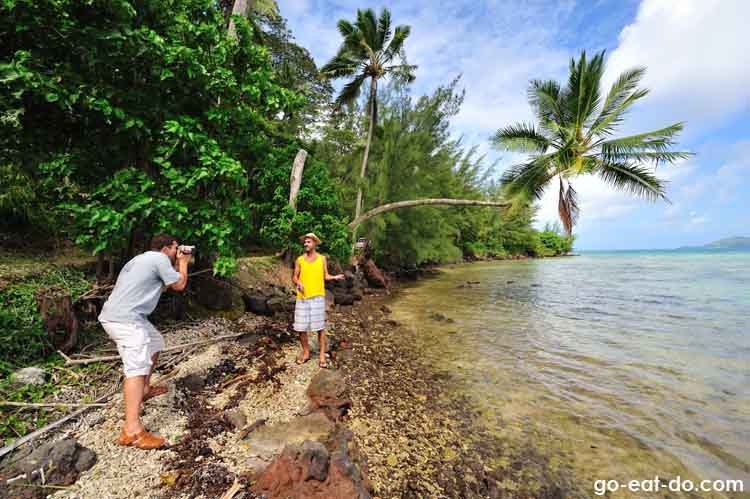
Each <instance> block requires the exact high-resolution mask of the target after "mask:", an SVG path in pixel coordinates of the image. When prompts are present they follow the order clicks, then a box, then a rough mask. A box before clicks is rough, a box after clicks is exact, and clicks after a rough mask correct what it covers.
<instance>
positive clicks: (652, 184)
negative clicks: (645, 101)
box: [492, 51, 690, 235]
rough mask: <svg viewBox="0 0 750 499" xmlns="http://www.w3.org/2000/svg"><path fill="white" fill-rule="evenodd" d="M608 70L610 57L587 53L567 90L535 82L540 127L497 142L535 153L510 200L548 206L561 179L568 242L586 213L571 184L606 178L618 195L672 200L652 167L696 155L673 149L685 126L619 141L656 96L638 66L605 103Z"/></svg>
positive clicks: (525, 127)
mask: <svg viewBox="0 0 750 499" xmlns="http://www.w3.org/2000/svg"><path fill="white" fill-rule="evenodd" d="M604 68H605V65H604V51H602V52H599V53H598V54H596V55H595V56H594V57H593V58H592V59H591V60H588V59H587V58H586V52H585V51H584V52H583V53H582V54H581V57H580V58H579V59H578V61H577V62H576V61H575V59H571V61H570V76H569V78H568V82H567V84H566V85H565V86H563V85H562V84H560V83H558V82H556V81H554V80H532V81H531V83H530V85H529V90H528V96H529V104H530V105H531V107H532V108H533V110H534V113H535V114H536V121H537V123H536V126H534V125H533V124H526V123H517V124H514V125H510V126H507V127H505V128H502V129H500V130H499V131H498V132H497V133H496V134H495V136H494V137H493V138H492V141H493V143H494V144H495V145H496V146H497V147H499V148H502V149H506V150H510V151H517V152H523V153H528V154H530V157H529V159H528V160H527V161H526V162H524V163H521V164H518V165H515V166H513V167H511V168H510V169H508V170H507V171H506V172H505V173H504V175H503V176H502V179H501V180H502V183H503V185H504V187H505V188H506V189H507V193H508V195H511V196H513V195H531V196H533V197H535V198H536V199H540V198H541V196H542V194H543V193H544V191H545V189H546V188H547V187H548V186H549V185H550V184H551V183H552V182H554V181H555V179H557V181H558V182H559V199H558V211H559V214H560V220H561V221H562V223H563V227H564V228H565V232H566V233H567V234H568V235H570V234H571V233H572V231H573V226H574V225H575V223H576V220H577V218H578V213H579V205H578V196H577V194H576V191H575V189H574V188H573V185H572V184H571V179H573V178H574V177H577V176H578V175H586V174H593V175H598V176H599V177H600V178H601V179H602V180H604V181H605V182H606V183H608V184H610V185H612V186H613V187H615V188H616V189H620V190H625V191H628V192H630V193H632V194H634V195H636V196H639V197H643V198H646V199H650V200H657V199H666V196H665V186H664V183H663V181H661V180H660V179H659V178H658V177H657V176H656V175H655V172H654V170H653V169H652V168H650V165H651V164H653V165H654V167H656V166H657V165H658V164H659V162H666V163H673V162H675V161H676V160H678V159H682V158H686V157H688V156H690V153H687V152H680V151H673V150H672V146H674V145H675V142H676V140H675V139H676V137H677V134H678V133H679V132H680V131H682V128H683V123H675V124H673V125H670V126H668V127H665V128H660V129H658V130H653V131H650V132H645V133H639V134H636V135H629V136H626V137H620V138H612V135H613V134H614V133H615V131H616V130H617V127H618V126H619V125H620V124H622V122H623V119H624V117H625V114H626V113H627V111H628V110H629V109H630V107H631V106H632V105H633V104H634V103H635V102H636V101H638V100H640V99H642V98H643V97H645V96H646V94H648V90H646V89H643V88H639V86H638V85H639V83H640V81H641V78H642V77H643V75H644V73H645V68H643V67H637V68H633V69H630V70H628V71H625V72H623V73H622V74H621V75H620V76H619V78H618V79H617V80H616V81H615V82H614V83H613V84H612V87H611V88H610V90H609V92H608V93H607V95H606V96H605V97H604V99H603V100H602V95H603V94H602V93H601V91H600V86H601V80H602V75H603V74H604Z"/></svg>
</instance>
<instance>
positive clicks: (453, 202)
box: [349, 198, 510, 233]
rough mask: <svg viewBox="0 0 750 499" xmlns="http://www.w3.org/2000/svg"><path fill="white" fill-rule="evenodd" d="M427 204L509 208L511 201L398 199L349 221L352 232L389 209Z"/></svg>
mask: <svg viewBox="0 0 750 499" xmlns="http://www.w3.org/2000/svg"><path fill="white" fill-rule="evenodd" d="M427 205H443V206H494V207H497V208H507V207H508V206H510V203H508V202H505V201H479V200H476V199H448V198H431V199H412V200H410V201H398V202H395V203H388V204H384V205H381V206H378V207H377V208H373V209H372V210H370V211H368V212H367V213H365V214H363V215H361V216H358V217H357V218H355V219H354V220H352V222H351V223H349V229H350V230H352V232H354V233H356V232H357V227H359V226H360V225H362V224H363V223H364V222H366V221H368V220H369V219H371V218H372V217H375V216H377V215H380V214H381V213H386V212H388V211H394V210H400V209H403V208H412V207H414V206H427Z"/></svg>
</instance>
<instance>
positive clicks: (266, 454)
mask: <svg viewBox="0 0 750 499" xmlns="http://www.w3.org/2000/svg"><path fill="white" fill-rule="evenodd" d="M333 428H334V424H333V423H332V422H331V421H330V420H329V419H328V418H327V417H326V415H325V414H323V413H321V412H313V413H312V414H306V415H303V416H297V417H295V418H293V419H291V420H290V421H287V422H283V423H276V424H274V425H265V426H260V427H259V428H257V429H256V430H255V431H253V432H252V433H250V434H249V435H248V436H247V438H246V439H245V440H244V441H243V444H245V445H246V448H247V449H248V453H249V455H248V460H247V463H246V464H247V466H248V468H249V470H250V472H251V473H260V472H261V471H263V470H264V469H265V468H266V466H268V464H269V463H270V462H271V461H273V459H274V458H275V457H276V456H277V455H278V454H279V453H280V452H281V451H282V450H283V449H284V447H286V446H287V445H290V444H301V443H302V442H304V441H305V440H314V441H322V440H325V439H326V438H327V437H328V435H329V434H330V433H331V432H332V431H333Z"/></svg>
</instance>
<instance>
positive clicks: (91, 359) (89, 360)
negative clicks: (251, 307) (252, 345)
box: [63, 332, 247, 366]
mask: <svg viewBox="0 0 750 499" xmlns="http://www.w3.org/2000/svg"><path fill="white" fill-rule="evenodd" d="M244 334H247V333H246V332H245V333H235V334H226V335H223V336H216V337H215V338H210V339H207V340H200V341H194V342H192V343H185V344H184V345H176V346H173V347H169V348H165V349H164V350H162V352H174V351H177V350H182V349H184V348H189V347H194V346H197V345H205V344H208V343H213V342H214V341H221V340H228V339H231V338H237V337H239V336H242V335H244ZM63 358H64V359H65V365H66V366H72V365H78V364H90V363H92V362H108V361H112V360H120V356H119V355H105V356H103V357H89V358H87V359H71V358H70V357H68V356H67V355H64V356H63Z"/></svg>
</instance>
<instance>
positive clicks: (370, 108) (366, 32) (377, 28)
mask: <svg viewBox="0 0 750 499" xmlns="http://www.w3.org/2000/svg"><path fill="white" fill-rule="evenodd" d="M338 29H339V33H341V36H342V37H343V38H344V41H343V43H342V44H341V47H339V50H338V53H337V54H336V55H335V56H334V57H333V59H331V60H330V61H329V62H328V64H326V65H325V66H323V67H322V68H321V69H320V72H321V74H322V75H323V76H325V77H327V78H332V79H335V78H348V77H351V76H353V77H354V78H353V79H352V80H351V81H349V82H348V83H347V84H346V85H344V87H343V88H342V89H341V92H340V93H339V95H338V97H337V98H336V108H340V107H341V106H342V105H343V104H348V103H352V102H354V101H356V99H357V97H359V93H360V91H361V89H362V86H363V84H364V82H365V81H366V80H367V79H368V78H369V79H370V95H369V99H368V103H367V118H368V122H369V123H368V128H367V142H366V144H365V152H364V155H363V157H362V168H361V170H360V174H359V176H360V185H359V187H358V189H357V204H356V207H355V214H354V218H355V219H356V218H359V216H360V213H361V212H362V182H363V181H364V177H365V173H366V172H367V157H368V156H369V154H370V144H371V142H372V129H373V126H374V124H375V123H376V122H377V112H378V108H377V94H378V80H379V79H381V78H383V77H385V76H386V75H390V76H392V77H393V78H396V79H397V80H400V81H403V82H406V83H410V82H412V81H414V78H415V76H414V70H415V69H416V66H411V65H409V64H406V60H405V59H406V58H405V55H404V51H403V49H404V41H406V39H407V38H408V37H409V33H410V32H411V28H410V27H409V26H397V27H396V29H395V30H394V31H393V32H391V13H390V11H389V10H388V9H386V8H384V9H383V10H382V11H381V12H380V17H379V18H376V17H375V12H374V11H373V10H372V9H366V10H357V20H356V21H355V22H354V24H352V23H350V22H349V21H346V20H345V19H342V20H340V21H339V23H338ZM354 237H356V234H355V235H354Z"/></svg>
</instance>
